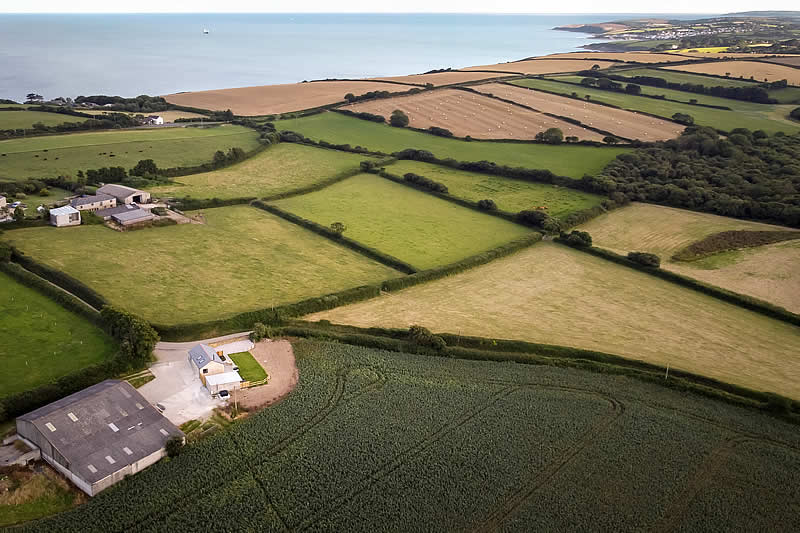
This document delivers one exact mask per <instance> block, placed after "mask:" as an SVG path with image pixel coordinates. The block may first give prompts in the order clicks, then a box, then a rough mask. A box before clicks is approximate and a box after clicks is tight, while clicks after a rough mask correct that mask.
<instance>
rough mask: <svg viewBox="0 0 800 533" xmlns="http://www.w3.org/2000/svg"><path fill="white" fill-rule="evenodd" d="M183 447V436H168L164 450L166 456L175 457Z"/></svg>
mask: <svg viewBox="0 0 800 533" xmlns="http://www.w3.org/2000/svg"><path fill="white" fill-rule="evenodd" d="M182 448H183V437H177V436H174V437H170V438H168V439H167V442H166V444H165V445H164V450H165V451H166V452H167V456H168V457H177V456H178V455H179V454H180V453H181V449H182Z"/></svg>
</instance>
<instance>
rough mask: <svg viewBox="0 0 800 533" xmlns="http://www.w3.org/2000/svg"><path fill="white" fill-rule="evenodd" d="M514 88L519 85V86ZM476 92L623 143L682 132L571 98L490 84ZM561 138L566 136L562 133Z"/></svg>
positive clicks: (672, 125)
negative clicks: (596, 130)
mask: <svg viewBox="0 0 800 533" xmlns="http://www.w3.org/2000/svg"><path fill="white" fill-rule="evenodd" d="M518 85H522V83H519V84H518ZM477 90H479V91H481V92H484V93H490V94H494V95H495V96H500V97H502V98H506V99H508V100H512V101H514V102H517V103H520V104H524V105H527V106H530V107H532V108H534V109H538V110H539V111H543V112H545V113H553V114H556V115H559V116H562V117H568V118H570V119H573V120H579V121H580V122H582V123H583V124H586V125H588V126H592V127H595V128H599V129H601V130H604V131H608V132H611V133H613V134H614V135H618V136H620V137H623V138H625V139H641V140H645V141H664V140H667V139H672V138H675V137H677V136H678V135H680V133H681V131H683V129H684V128H683V126H680V125H678V124H675V123H674V122H668V121H666V120H659V119H657V118H653V117H647V116H643V115H639V114H636V113H631V112H630V111H625V110H623V109H613V108H609V107H604V106H599V105H597V104H592V103H589V102H585V101H581V100H578V99H575V98H567V97H564V96H556V95H553V94H548V93H544V92H540V91H530V90H528V89H524V88H522V87H512V86H510V85H506V84H500V83H491V84H487V85H481V86H479V87H478V88H477ZM564 134H565V135H568V134H567V133H566V132H564ZM598 137H600V138H601V139H602V137H604V135H598Z"/></svg>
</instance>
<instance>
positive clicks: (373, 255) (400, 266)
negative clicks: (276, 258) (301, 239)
mask: <svg viewBox="0 0 800 533" xmlns="http://www.w3.org/2000/svg"><path fill="white" fill-rule="evenodd" d="M253 206H254V207H257V208H259V209H263V210H264V211H268V212H270V213H272V214H273V215H277V216H279V217H281V218H283V219H285V220H288V221H289V222H293V223H295V224H297V225H298V226H303V227H304V228H306V229H309V230H311V231H313V232H314V233H316V234H318V235H322V236H323V237H326V238H328V239H331V240H333V241H335V242H337V243H339V244H341V245H343V246H346V247H348V248H350V249H352V250H355V251H356V252H358V253H360V254H363V255H365V256H367V257H369V258H370V259H373V260H375V261H378V262H379V263H383V264H384V265H386V266H388V267H391V268H394V269H395V270H399V271H400V272H403V273H404V274H413V273H414V272H416V271H417V269H415V268H414V267H413V266H411V265H409V264H408V263H406V262H404V261H401V260H400V259H397V258H396V257H392V256H391V255H388V254H385V253H383V252H381V251H380V250H376V249H374V248H370V247H369V246H365V245H363V244H361V243H360V242H358V241H354V240H353V239H350V238H349V237H345V236H344V235H339V234H337V233H335V232H333V231H332V230H331V229H330V228H328V227H326V226H322V225H321V224H317V223H316V222H314V221H312V220H308V219H305V218H302V217H299V216H297V215H294V214H292V213H289V212H287V211H284V210H283V209H281V208H279V207H276V206H274V205H270V204H266V203H264V202H262V201H255V202H253Z"/></svg>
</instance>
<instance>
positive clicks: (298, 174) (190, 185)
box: [150, 143, 371, 199]
mask: <svg viewBox="0 0 800 533" xmlns="http://www.w3.org/2000/svg"><path fill="white" fill-rule="evenodd" d="M368 159H371V158H370V157H369V156H364V155H358V154H351V153H348V152H336V151H334V150H325V149H322V148H313V147H310V146H303V145H301V144H291V143H281V144H278V145H277V146H272V147H270V148H269V149H267V150H265V151H263V152H261V153H260V154H258V155H256V156H255V157H251V158H250V159H247V160H246V161H243V162H242V163H239V164H237V165H234V166H232V167H228V168H224V169H221V170H216V171H214V172H205V173H203V174H193V175H191V176H183V177H180V178H177V179H176V183H175V184H170V185H163V186H160V187H155V188H153V189H150V192H151V193H153V194H154V195H158V196H192V197H194V198H221V199H226V198H241V197H258V198H261V197H264V196H269V195H273V194H278V193H284V192H287V191H291V190H294V189H298V188H301V187H308V186H309V185H314V184H315V183H319V182H320V181H323V180H325V179H327V178H331V177H335V176H337V175H341V174H342V173H345V172H348V171H352V170H354V169H357V168H358V164H359V163H360V162H361V161H364V160H368Z"/></svg>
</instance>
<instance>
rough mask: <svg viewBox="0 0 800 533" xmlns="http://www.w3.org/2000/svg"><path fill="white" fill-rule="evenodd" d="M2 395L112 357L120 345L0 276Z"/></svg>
mask: <svg viewBox="0 0 800 533" xmlns="http://www.w3.org/2000/svg"><path fill="white" fill-rule="evenodd" d="M0 317H2V320H0V339H2V342H0V361H2V362H3V372H2V373H0V396H5V395H8V394H14V393H17V392H22V391H25V390H28V389H31V388H33V387H36V386H39V385H43V384H45V383H50V382H52V381H54V380H55V379H58V378H60V377H61V376H64V375H66V374H69V373H71V372H75V371H77V370H80V369H82V368H85V367H87V366H89V365H92V364H94V363H98V362H100V361H103V360H104V359H108V358H110V357H111V356H113V355H114V353H115V352H116V351H117V345H116V342H115V341H114V340H113V339H112V338H111V337H109V336H108V335H106V334H105V333H104V332H103V331H102V330H100V329H99V328H98V327H97V326H95V325H93V324H91V323H90V322H89V321H87V320H86V319H84V318H82V317H80V316H78V315H76V314H74V313H72V312H70V311H67V310H66V309H64V308H63V307H61V306H60V305H59V304H57V303H55V302H54V301H53V300H50V299H49V298H47V297H45V296H43V295H41V294H40V293H38V292H36V291H34V290H33V289H30V288H28V287H25V286H24V285H21V284H20V283H18V282H17V281H15V280H14V279H13V278H11V277H10V276H8V275H7V274H5V273H3V272H0Z"/></svg>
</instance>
